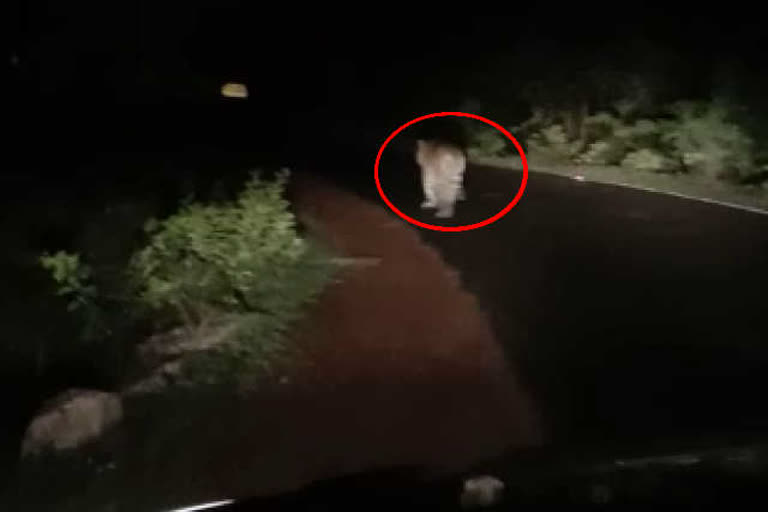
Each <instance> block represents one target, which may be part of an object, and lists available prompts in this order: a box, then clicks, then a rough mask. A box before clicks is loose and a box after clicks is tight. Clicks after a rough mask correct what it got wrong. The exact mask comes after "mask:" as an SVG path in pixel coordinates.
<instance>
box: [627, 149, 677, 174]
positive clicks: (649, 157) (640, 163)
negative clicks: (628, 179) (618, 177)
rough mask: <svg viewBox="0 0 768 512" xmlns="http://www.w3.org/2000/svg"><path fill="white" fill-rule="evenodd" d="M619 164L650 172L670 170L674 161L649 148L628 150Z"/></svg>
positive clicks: (673, 166)
mask: <svg viewBox="0 0 768 512" xmlns="http://www.w3.org/2000/svg"><path fill="white" fill-rule="evenodd" d="M621 166H622V167H628V168H630V169H637V170H641V171H651V172H671V171H672V170H673V169H674V168H675V165H674V162H671V161H670V159H669V158H667V157H666V156H664V155H663V154H661V153H660V152H659V151H656V150H654V149H650V148H643V149H637V150H634V151H630V152H629V153H627V156H626V157H624V160H622V161H621Z"/></svg>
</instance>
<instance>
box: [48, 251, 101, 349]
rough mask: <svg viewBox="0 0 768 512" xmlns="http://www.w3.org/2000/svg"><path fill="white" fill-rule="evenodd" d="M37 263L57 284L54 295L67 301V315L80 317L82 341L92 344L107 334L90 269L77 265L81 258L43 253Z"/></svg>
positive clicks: (65, 253)
mask: <svg viewBox="0 0 768 512" xmlns="http://www.w3.org/2000/svg"><path fill="white" fill-rule="evenodd" d="M39 262H40V265H41V266H42V267H43V268H44V269H46V270H48V271H49V272H50V274H51V277H52V278H53V280H54V281H55V282H56V295H58V296H60V297H64V298H65V299H66V300H67V311H69V312H71V313H73V314H75V315H77V316H79V317H80V320H81V321H82V331H81V333H80V336H81V338H82V339H83V341H87V342H90V341H94V340H96V339H98V338H100V337H102V336H103V335H104V334H106V333H108V332H109V328H108V327H107V325H106V324H107V321H106V319H105V315H104V312H103V311H102V308H101V306H100V304H99V293H98V290H97V288H96V286H95V285H94V284H93V281H92V270H91V267H90V266H88V265H85V264H84V263H82V262H81V261H80V255H79V254H70V253H67V252H65V251H58V252H57V253H55V254H48V253H45V254H43V255H42V256H41V257H40V258H39Z"/></svg>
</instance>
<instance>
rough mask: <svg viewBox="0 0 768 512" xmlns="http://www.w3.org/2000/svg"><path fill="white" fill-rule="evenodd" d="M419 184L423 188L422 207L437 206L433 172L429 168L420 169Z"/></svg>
mask: <svg viewBox="0 0 768 512" xmlns="http://www.w3.org/2000/svg"><path fill="white" fill-rule="evenodd" d="M421 185H422V188H423V189H424V201H423V202H422V203H421V207H422V208H434V207H435V206H437V196H436V194H435V173H434V171H433V170H432V169H431V168H429V167H426V168H423V169H422V171H421Z"/></svg>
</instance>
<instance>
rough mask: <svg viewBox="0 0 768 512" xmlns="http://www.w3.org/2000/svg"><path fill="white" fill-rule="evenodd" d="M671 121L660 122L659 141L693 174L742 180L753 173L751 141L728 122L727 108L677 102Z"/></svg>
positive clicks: (711, 103) (739, 129)
mask: <svg viewBox="0 0 768 512" xmlns="http://www.w3.org/2000/svg"><path fill="white" fill-rule="evenodd" d="M670 111H671V113H672V114H673V115H674V116H675V119H674V120H673V121H668V122H666V123H664V133H663V135H662V140H663V141H664V142H666V143H668V144H669V145H670V146H671V147H672V148H673V151H674V153H675V156H676V157H677V158H678V159H679V160H681V161H682V162H683V163H684V165H685V166H686V167H687V168H688V169H689V170H691V171H692V172H694V173H697V174H702V175H704V176H708V177H711V178H716V179H736V180H738V179H743V178H745V177H748V176H749V175H750V174H752V173H754V172H756V169H755V165H754V158H753V147H754V142H753V140H752V139H751V138H750V137H749V136H748V135H747V134H746V132H745V131H744V130H743V129H742V128H740V127H739V126H737V125H736V124H734V123H732V122H730V121H729V113H728V111H727V108H725V106H724V105H722V104H721V103H718V102H717V101H715V102H708V103H705V102H677V103H675V104H673V105H672V106H671V108H670Z"/></svg>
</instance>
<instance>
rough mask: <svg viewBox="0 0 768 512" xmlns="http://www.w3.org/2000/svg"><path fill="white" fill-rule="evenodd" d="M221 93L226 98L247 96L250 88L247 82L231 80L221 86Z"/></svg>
mask: <svg viewBox="0 0 768 512" xmlns="http://www.w3.org/2000/svg"><path fill="white" fill-rule="evenodd" d="M221 95H222V96H224V97H225V98H247V97H248V88H247V87H246V86H245V84H239V83H235V82H229V83H226V84H224V85H222V86H221Z"/></svg>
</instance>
